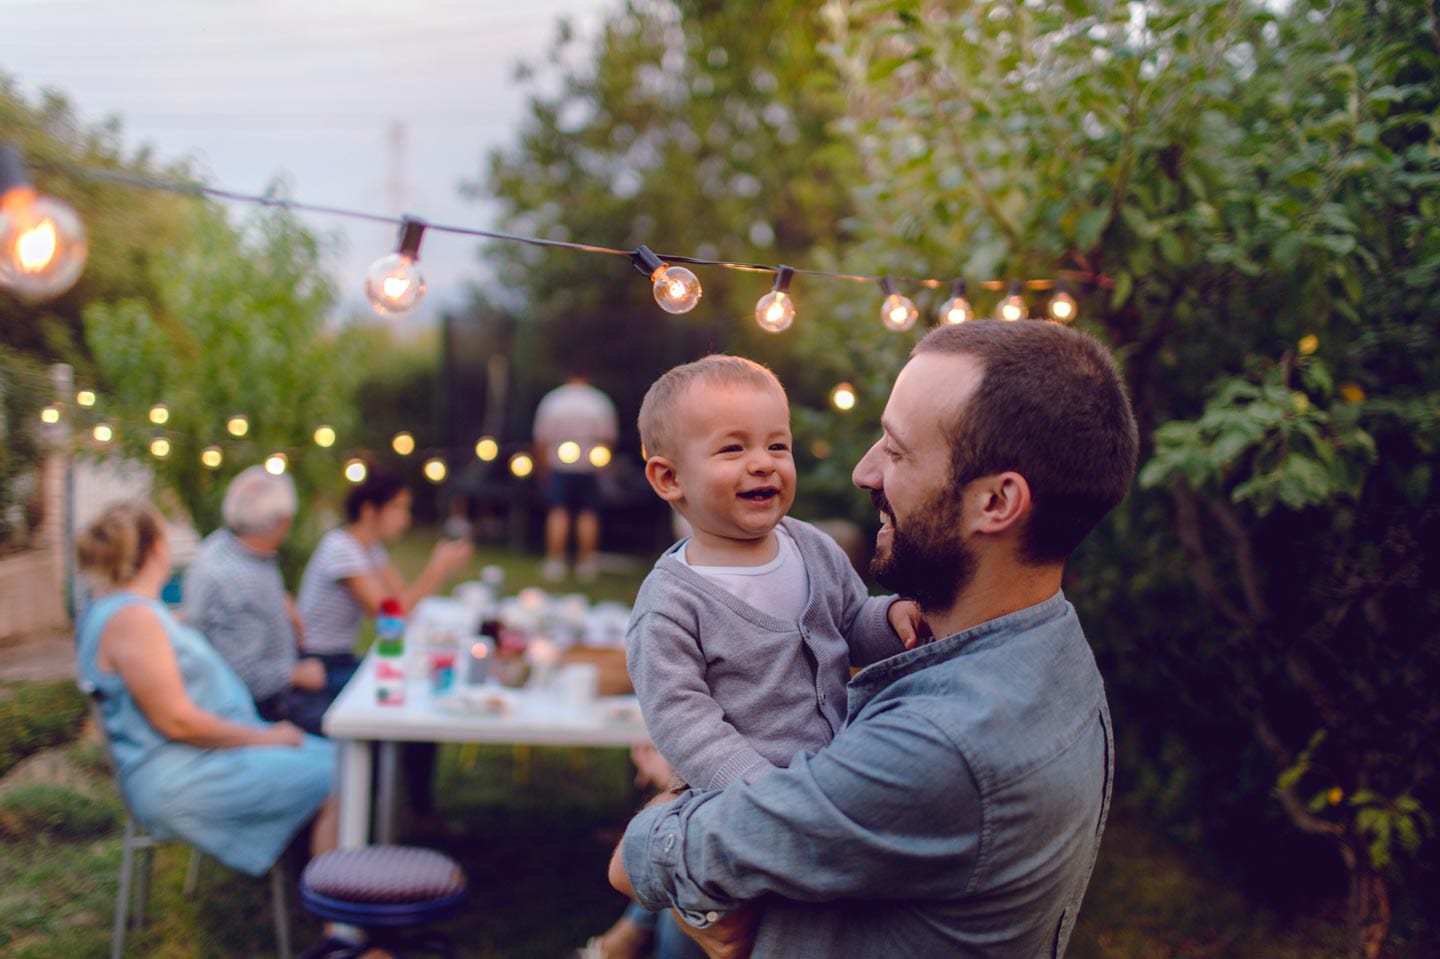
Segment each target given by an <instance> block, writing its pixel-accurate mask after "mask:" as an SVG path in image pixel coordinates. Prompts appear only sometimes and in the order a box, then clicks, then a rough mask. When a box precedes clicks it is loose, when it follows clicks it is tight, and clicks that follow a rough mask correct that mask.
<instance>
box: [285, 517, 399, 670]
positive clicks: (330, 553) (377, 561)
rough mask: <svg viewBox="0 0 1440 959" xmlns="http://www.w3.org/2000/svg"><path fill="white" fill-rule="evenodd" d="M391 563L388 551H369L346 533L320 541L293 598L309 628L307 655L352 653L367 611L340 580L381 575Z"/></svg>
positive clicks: (334, 531) (333, 533)
mask: <svg viewBox="0 0 1440 959" xmlns="http://www.w3.org/2000/svg"><path fill="white" fill-rule="evenodd" d="M389 562H390V558H389V556H388V555H386V553H385V547H383V546H381V545H380V544H379V543H376V544H375V545H374V546H372V547H370V548H369V549H368V550H367V549H366V548H365V544H364V543H362V542H360V541H359V540H358V539H356V538H355V537H354V536H352V535H350V533H348V532H346V531H345V529H344V528H341V529H332V530H331V531H330V532H328V533H326V534H325V535H324V536H322V537H320V543H319V545H317V546H316V547H315V552H314V553H312V554H311V556H310V562H308V563H306V564H305V574H304V575H303V576H301V577H300V594H299V595H298V596H297V597H296V598H295V605H296V607H297V608H298V609H299V610H300V621H301V622H303V623H304V624H305V640H304V642H303V643H302V644H301V650H302V651H303V652H306V653H310V654H324V655H328V654H331V653H349V652H353V651H354V649H355V636H356V634H357V633H358V632H359V629H360V620H362V619H363V618H364V617H365V607H364V606H362V605H361V604H360V601H359V600H358V599H356V598H355V595H354V594H353V593H351V592H350V590H349V589H347V588H346V586H345V584H344V583H343V582H341V581H342V580H346V579H349V578H350V577H352V576H359V575H361V574H362V573H371V574H374V575H375V576H379V575H380V571H381V570H382V569H384V568H385V565H386V564H387V563H389Z"/></svg>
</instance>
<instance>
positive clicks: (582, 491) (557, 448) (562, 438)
mask: <svg viewBox="0 0 1440 959" xmlns="http://www.w3.org/2000/svg"><path fill="white" fill-rule="evenodd" d="M533 432H534V439H535V451H536V459H537V461H538V462H539V463H540V464H541V468H542V469H543V470H544V474H545V502H546V505H547V506H549V512H547V513H546V515H545V565H544V567H543V569H542V573H543V575H544V576H545V578H546V579H548V580H550V581H552V582H556V581H559V580H562V579H564V578H565V554H566V547H567V546H568V545H569V541H570V531H571V528H572V527H573V528H574V531H575V576H576V578H577V579H579V580H581V581H582V582H589V581H590V580H593V579H594V578H595V573H596V571H597V565H596V561H595V550H596V548H597V547H598V546H599V544H600V470H601V469H602V468H603V467H604V466H605V465H606V464H607V463H609V462H610V456H611V454H612V453H613V451H614V447H615V439H616V437H617V436H618V435H619V426H618V422H617V419H616V416H615V404H614V403H612V402H610V397H608V396H606V395H605V394H604V393H602V392H601V391H600V390H598V389H596V388H595V387H594V386H591V385H590V382H589V380H588V378H587V377H586V376H585V375H584V374H583V373H572V374H571V375H570V377H569V378H568V379H567V380H566V381H565V383H564V385H562V386H558V387H556V388H555V389H553V390H551V391H550V392H549V393H546V394H545V396H544V398H542V399H541V400H540V406H539V407H538V408H537V409H536V410H535V427H534V431H533Z"/></svg>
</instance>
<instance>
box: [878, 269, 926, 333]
mask: <svg viewBox="0 0 1440 959" xmlns="http://www.w3.org/2000/svg"><path fill="white" fill-rule="evenodd" d="M880 289H881V290H882V291H883V292H884V293H885V302H884V303H882V304H881V305H880V322H882V323H884V324H885V328H886V329H889V330H894V331H896V332H897V333H898V332H900V331H902V330H908V329H910V327H912V326H914V325H915V321H916V320H918V319H920V311H919V310H917V309H915V304H914V303H913V302H912V301H911V300H910V298H909V297H908V296H902V295H901V294H900V293H898V292H897V291H896V290H895V282H894V281H893V280H891V279H890V277H888V276H886V277H882V278H881V279H880Z"/></svg>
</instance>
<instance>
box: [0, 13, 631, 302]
mask: <svg viewBox="0 0 1440 959" xmlns="http://www.w3.org/2000/svg"><path fill="white" fill-rule="evenodd" d="M613 6H614V0H526V2H524V3H523V4H517V3H509V2H507V3H501V2H495V0H123V2H116V0H0V72H3V73H5V74H8V75H9V76H10V77H12V78H13V79H14V80H15V81H16V82H17V83H18V84H19V87H20V90H21V92H22V93H23V94H24V95H25V96H26V98H27V99H29V100H31V101H32V102H33V101H34V100H35V98H36V95H37V94H38V92H39V90H41V89H42V88H46V87H50V88H54V89H56V90H58V91H59V92H60V93H62V94H64V95H65V96H66V98H67V99H68V100H70V102H71V104H72V105H73V106H74V107H75V108H76V110H77V111H78V113H79V115H80V117H81V119H82V120H83V121H85V122H87V123H93V122H98V121H100V120H101V119H103V118H105V117H106V116H109V115H112V114H113V115H118V116H119V117H120V118H121V120H122V122H123V131H124V143H125V146H126V151H127V153H129V152H133V150H134V149H135V148H137V147H139V146H140V145H142V144H147V143H148V144H150V145H151V146H152V147H153V148H154V149H155V151H156V152H157V153H158V155H159V156H161V157H162V158H165V159H172V158H181V157H187V156H188V157H193V158H195V159H196V160H197V161H198V163H199V167H200V169H201V170H203V171H204V172H205V173H206V175H207V176H208V177H209V182H210V184H211V185H213V186H218V187H223V188H226V189H229V190H235V191H239V192H242V193H251V194H259V193H263V192H264V190H265V187H266V185H267V184H268V183H270V181H271V180H273V179H274V178H275V177H277V176H281V177H284V178H285V179H286V180H287V181H288V182H289V184H290V192H291V196H292V197H293V198H294V199H296V200H298V201H302V202H306V203H314V204H322V205H325V206H332V207H342V208H345V209H351V210H358V211H362V212H366V213H375V214H381V215H387V216H389V215H398V214H400V213H402V212H408V213H413V214H415V215H417V216H420V217H422V218H424V219H426V220H429V221H432V222H436V223H444V224H449V225H455V226H465V227H479V228H482V229H483V228H489V227H492V226H493V225H494V224H493V222H491V220H490V213H489V211H488V210H487V208H486V207H485V206H484V205H483V204H478V203H474V202H471V201H468V200H465V199H462V198H461V197H460V195H459V191H458V185H459V183H460V181H461V180H463V179H467V178H474V177H476V176H478V175H479V173H480V171H482V170H483V169H484V162H485V158H486V156H487V155H488V153H489V151H490V150H491V149H492V148H493V147H495V146H498V145H502V144H509V143H513V142H515V139H516V132H517V129H518V124H519V123H520V121H521V119H522V117H523V116H524V112H525V101H526V96H527V91H526V90H524V89H522V88H520V87H517V86H516V85H515V83H514V80H513V75H514V68H515V65H516V63H517V62H519V61H521V60H525V61H530V62H538V61H539V60H540V59H541V58H542V57H543V55H544V54H545V53H546V51H547V50H548V48H549V45H550V43H551V41H552V40H553V38H554V35H555V24H556V20H557V18H559V17H561V16H569V17H571V18H572V21H573V22H574V23H575V25H576V26H577V28H578V29H579V33H580V34H581V36H582V37H585V38H589V37H592V36H593V35H594V32H595V31H594V28H595V27H596V25H597V24H598V22H599V19H600V17H601V15H602V14H603V13H604V12H605V11H606V10H608V9H609V8H611V7H613ZM396 122H399V123H402V124H403V129H404V149H403V151H402V152H400V153H399V154H398V156H397V154H396V153H395V152H394V151H392V149H391V145H390V140H391V137H390V131H391V128H392V126H393V125H394V124H395V123H396ZM0 139H3V131H0ZM247 209H248V208H235V209H234V212H235V213H236V214H241V215H243V214H244V213H246V212H247ZM306 222H307V223H309V224H310V225H311V226H312V227H314V228H315V229H317V230H319V231H325V232H332V231H338V232H340V233H341V238H342V243H343V251H342V252H341V253H339V254H338V255H337V256H335V257H334V258H333V268H334V273H335V277H336V280H337V283H338V286H339V289H340V293H341V296H342V299H343V304H344V307H345V308H346V309H347V310H351V309H359V308H361V304H363V303H364V296H363V293H362V291H361V286H362V283H363V279H364V272H365V268H366V267H367V266H368V265H369V263H370V262H371V261H372V260H374V259H375V258H376V257H378V256H380V255H382V254H383V253H385V252H388V251H389V250H391V249H393V247H394V244H395V229H394V228H393V227H391V226H388V225H384V224H374V223H367V222H363V221H356V220H350V219H341V218H336V217H330V216H323V215H312V216H307V217H306ZM475 247H476V241H475V240H473V239H472V238H469V237H463V236H458V235H454V234H443V233H435V232H431V233H427V234H426V237H425V241H424V244H423V246H422V248H421V255H420V260H421V266H422V268H423V269H424V272H425V277H426V281H427V285H428V292H427V295H426V301H425V303H423V304H422V306H421V308H420V310H419V311H418V314H417V318H418V319H432V318H433V317H434V316H435V314H436V310H437V308H438V307H439V306H442V305H447V304H449V305H453V304H456V303H458V302H461V301H462V299H463V284H465V283H466V282H467V281H478V280H482V279H485V277H484V276H483V274H482V272H481V270H480V268H479V266H478V261H477V260H476V258H475Z"/></svg>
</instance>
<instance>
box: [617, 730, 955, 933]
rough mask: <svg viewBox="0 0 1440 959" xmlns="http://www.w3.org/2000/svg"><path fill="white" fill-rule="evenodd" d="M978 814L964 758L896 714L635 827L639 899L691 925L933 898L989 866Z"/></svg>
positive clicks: (631, 847)
mask: <svg viewBox="0 0 1440 959" xmlns="http://www.w3.org/2000/svg"><path fill="white" fill-rule="evenodd" d="M982 824H983V815H982V811H981V808H980V800H979V792H978V790H977V787H976V784H975V781H974V778H973V776H972V775H971V772H970V769H969V767H968V765H967V764H966V763H965V761H964V758H963V750H962V749H960V748H958V747H957V744H955V743H954V742H952V741H951V740H950V739H949V738H948V737H946V736H945V735H944V733H943V732H942V731H941V730H939V729H938V728H937V727H936V726H935V725H934V724H933V723H931V722H929V721H928V720H927V719H925V718H924V717H923V716H921V715H917V714H916V713H914V712H912V711H907V710H904V709H902V708H898V707H897V708H894V709H890V710H886V711H883V712H881V713H880V714H879V715H876V716H872V717H869V718H867V719H866V720H865V721H863V722H862V723H860V724H858V725H854V726H850V727H847V728H846V729H844V730H842V731H841V733H840V735H839V736H837V737H836V738H835V741H834V742H832V743H831V744H830V745H829V746H827V747H826V748H825V749H823V750H822V751H820V752H819V753H817V754H814V755H802V756H799V757H797V758H796V760H795V761H794V762H793V763H792V764H791V765H790V767H789V768H787V769H780V770H776V771H775V772H773V773H771V774H770V775H768V776H766V777H765V778H763V779H761V780H758V781H756V782H753V783H746V782H739V781H737V782H734V783H732V784H731V785H730V786H729V787H727V788H725V789H723V790H718V791H710V792H696V791H691V792H687V793H684V794H682V795H681V796H680V797H679V798H677V799H676V800H674V801H673V802H669V803H665V804H662V805H658V806H652V807H650V808H649V809H646V810H644V811H643V812H642V813H641V814H640V815H638V816H637V817H636V818H635V819H633V820H632V821H631V823H630V826H629V828H628V829H627V830H626V833H625V838H624V840H623V848H622V856H623V861H624V864H625V871H626V873H627V874H628V875H629V877H630V882H631V884H632V885H633V887H634V889H635V894H636V899H637V900H638V901H639V902H640V904H641V905H644V906H646V907H648V908H651V909H660V908H665V907H671V906H673V907H675V908H677V909H679V910H680V912H681V913H682V915H683V916H684V917H685V919H686V920H687V921H689V922H690V923H691V924H692V925H697V926H703V925H706V924H707V922H708V921H713V917H711V916H710V915H709V914H710V913H723V912H725V911H727V910H729V909H732V908H734V907H735V906H737V905H739V904H741V903H743V902H746V901H749V900H752V899H757V898H759V897H761V896H764V895H767V894H774V895H779V896H782V897H784V898H787V899H794V900H799V901H807V902H824V901H830V900H835V899H850V898H864V899H898V898H909V897H916V898H926V897H929V896H934V895H945V894H948V893H950V892H953V890H954V889H955V888H956V877H957V870H958V871H959V873H960V875H963V876H966V877H968V876H970V874H971V872H972V871H973V870H974V868H975V863H976V861H977V859H978V857H979V855H980V839H981V832H982V829H981V827H982Z"/></svg>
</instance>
